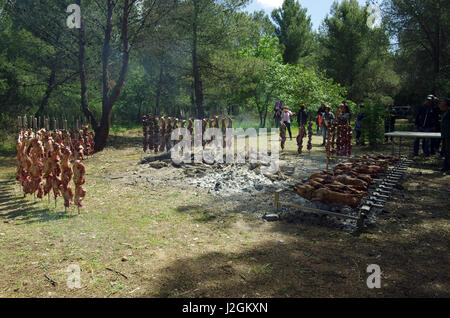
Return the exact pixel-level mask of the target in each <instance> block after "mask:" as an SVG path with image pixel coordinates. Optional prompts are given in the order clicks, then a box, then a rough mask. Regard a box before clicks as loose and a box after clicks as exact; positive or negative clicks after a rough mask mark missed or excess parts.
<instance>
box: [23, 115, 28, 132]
mask: <svg viewBox="0 0 450 318" xmlns="http://www.w3.org/2000/svg"><path fill="white" fill-rule="evenodd" d="M23 128H24V129H25V130H27V128H28V122H27V115H24V116H23Z"/></svg>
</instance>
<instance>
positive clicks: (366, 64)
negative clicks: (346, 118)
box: [319, 0, 399, 102]
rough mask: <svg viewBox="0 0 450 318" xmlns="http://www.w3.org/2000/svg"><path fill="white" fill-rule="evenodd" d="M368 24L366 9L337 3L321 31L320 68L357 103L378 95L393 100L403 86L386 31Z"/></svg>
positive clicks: (349, 2) (352, 3) (350, 0)
mask: <svg viewBox="0 0 450 318" xmlns="http://www.w3.org/2000/svg"><path fill="white" fill-rule="evenodd" d="M367 20H368V12H367V9H366V6H363V7H360V5H359V3H358V1H356V0H344V1H342V2H341V3H338V2H334V4H333V6H332V8H331V12H330V16H327V17H326V18H325V21H324V23H323V24H322V26H321V29H320V37H319V42H320V47H321V49H322V50H321V58H320V64H321V66H322V68H323V69H324V70H325V71H326V73H327V75H328V76H330V77H331V78H334V79H335V80H336V81H337V82H338V83H340V84H341V85H343V86H345V87H346V88H347V89H348V97H349V98H350V99H351V100H353V101H356V102H360V101H362V100H364V99H365V98H367V97H369V96H371V95H372V96H373V95H374V94H376V95H378V96H389V95H391V96H392V95H393V94H395V93H396V90H397V88H398V86H399V78H398V76H397V75H396V73H395V72H394V71H393V63H392V60H393V56H392V53H390V52H389V50H388V49H389V39H388V37H387V35H386V32H385V27H384V26H382V27H380V28H374V29H370V28H369V27H368V26H367Z"/></svg>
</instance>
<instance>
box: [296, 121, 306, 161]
mask: <svg viewBox="0 0 450 318" xmlns="http://www.w3.org/2000/svg"><path fill="white" fill-rule="evenodd" d="M305 136H306V133H305V127H303V126H300V127H299V128H298V136H297V147H298V151H297V152H298V154H299V155H301V154H302V152H303V138H304V137H305Z"/></svg>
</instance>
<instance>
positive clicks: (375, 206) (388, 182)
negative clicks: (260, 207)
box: [274, 157, 411, 233]
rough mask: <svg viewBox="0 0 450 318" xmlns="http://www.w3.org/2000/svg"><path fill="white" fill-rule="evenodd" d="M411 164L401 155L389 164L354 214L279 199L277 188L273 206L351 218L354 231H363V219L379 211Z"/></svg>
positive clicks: (278, 208)
mask: <svg viewBox="0 0 450 318" xmlns="http://www.w3.org/2000/svg"><path fill="white" fill-rule="evenodd" d="M347 159H352V160H362V161H364V159H361V158H347ZM410 164H411V160H409V159H407V158H405V157H402V158H401V159H400V160H399V161H398V162H397V163H396V164H395V165H394V166H391V167H390V168H389V170H388V172H387V173H386V174H385V176H384V177H383V178H382V179H375V180H374V181H375V184H374V185H372V186H370V188H369V193H368V195H366V196H365V197H364V198H363V200H362V201H361V204H360V206H359V207H358V208H357V209H356V211H355V212H356V213H355V214H356V216H355V215H349V214H344V213H339V212H332V211H327V210H322V209H317V208H311V207H305V206H300V205H297V204H292V203H288V202H283V201H280V194H281V193H282V192H283V191H284V190H277V191H276V192H275V199H274V208H275V211H276V212H279V211H280V209H281V207H282V206H286V207H291V208H295V209H298V210H300V211H302V212H311V213H317V214H322V215H330V216H334V217H337V218H340V219H351V220H355V221H356V231H355V233H361V232H363V231H364V227H365V221H366V220H367V218H368V217H369V216H370V214H371V213H374V214H376V213H377V212H379V211H381V210H382V209H383V208H384V206H385V204H386V202H387V201H388V200H389V198H390V197H391V196H392V192H393V189H394V188H395V186H396V185H398V184H399V183H400V182H401V180H402V178H403V176H404V175H405V173H406V171H407V169H408V166H409V165H410Z"/></svg>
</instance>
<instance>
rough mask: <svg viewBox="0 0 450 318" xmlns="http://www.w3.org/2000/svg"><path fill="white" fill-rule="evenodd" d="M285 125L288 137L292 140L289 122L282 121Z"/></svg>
mask: <svg viewBox="0 0 450 318" xmlns="http://www.w3.org/2000/svg"><path fill="white" fill-rule="evenodd" d="M284 124H285V125H286V129H287V131H288V132H289V138H291V140H292V131H291V123H286V122H285V123H284Z"/></svg>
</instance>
